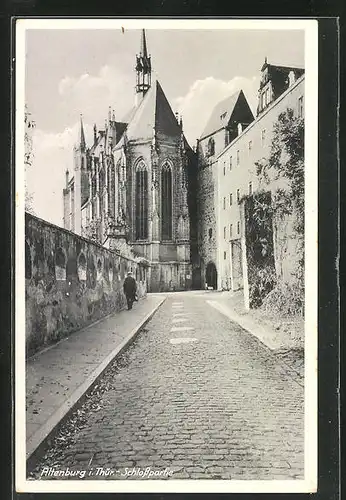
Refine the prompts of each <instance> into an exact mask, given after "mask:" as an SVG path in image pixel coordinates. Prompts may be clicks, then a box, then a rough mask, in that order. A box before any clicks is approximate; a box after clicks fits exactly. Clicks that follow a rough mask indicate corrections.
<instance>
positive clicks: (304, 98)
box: [15, 18, 318, 493]
mask: <svg viewBox="0 0 346 500" xmlns="http://www.w3.org/2000/svg"><path fill="white" fill-rule="evenodd" d="M15 50H16V62H15V64H16V82H15V96H16V143H15V147H16V163H15V177H16V299H15V315H16V332H15V342H16V344H15V345H16V347H15V358H16V386H15V388H16V394H15V397H16V415H15V417H16V422H15V431H16V432H15V434H16V435H15V451H16V488H17V491H22V492H66V491H71V492H155V491H160V492H195V491H196V492H197V491H200V492H208V491H215V492H254V493H255V492H268V493H269V492H315V491H316V488H317V243H316V242H317V213H318V210H317V209H318V206H317V144H318V139H317V116H318V115H317V113H318V109H317V75H318V70H317V21H314V20H299V19H290V20H273V19H272V20H265V19H261V20H259V19H253V20H251V19H248V20H225V19H224V20H211V19H210V20H207V19H204V20H201V19H199V20H168V19H156V20H150V19H96V18H95V19H53V18H52V19H19V20H17V22H16V45H15Z"/></svg>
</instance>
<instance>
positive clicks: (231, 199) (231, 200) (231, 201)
mask: <svg viewBox="0 0 346 500" xmlns="http://www.w3.org/2000/svg"><path fill="white" fill-rule="evenodd" d="M232 205H233V194H232V193H230V195H229V206H232Z"/></svg>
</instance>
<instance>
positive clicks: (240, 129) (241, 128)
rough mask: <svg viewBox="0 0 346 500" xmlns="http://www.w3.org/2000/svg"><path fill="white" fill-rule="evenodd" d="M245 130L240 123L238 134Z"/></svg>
mask: <svg viewBox="0 0 346 500" xmlns="http://www.w3.org/2000/svg"><path fill="white" fill-rule="evenodd" d="M242 131H243V125H242V124H241V123H238V135H240V134H241V133H242Z"/></svg>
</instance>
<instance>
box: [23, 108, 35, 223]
mask: <svg viewBox="0 0 346 500" xmlns="http://www.w3.org/2000/svg"><path fill="white" fill-rule="evenodd" d="M24 126H25V130H24V168H25V172H24V175H25V210H26V212H30V213H34V211H33V208H32V203H33V197H32V194H31V193H29V191H28V187H27V175H28V169H29V168H30V167H31V166H32V164H33V160H34V151H33V141H32V131H33V129H34V128H35V126H36V124H35V122H34V121H33V120H32V119H31V113H30V112H29V111H28V108H27V105H25V110H24Z"/></svg>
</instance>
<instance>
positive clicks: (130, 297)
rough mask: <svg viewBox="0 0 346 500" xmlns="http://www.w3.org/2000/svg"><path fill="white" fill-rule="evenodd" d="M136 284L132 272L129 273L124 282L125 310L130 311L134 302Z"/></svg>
mask: <svg viewBox="0 0 346 500" xmlns="http://www.w3.org/2000/svg"><path fill="white" fill-rule="evenodd" d="M136 291H137V283H136V280H135V279H134V277H133V275H132V272H131V271H129V272H128V273H127V276H126V278H125V280H124V293H125V296H126V300H127V309H128V310H130V309H132V304H133V302H134V301H135V300H136Z"/></svg>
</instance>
